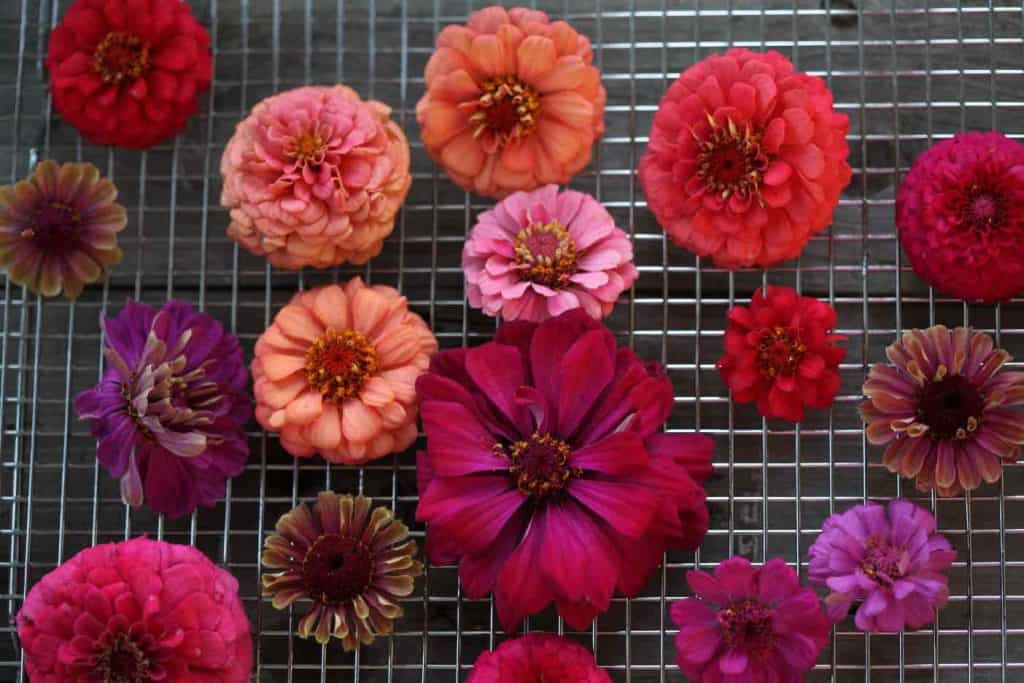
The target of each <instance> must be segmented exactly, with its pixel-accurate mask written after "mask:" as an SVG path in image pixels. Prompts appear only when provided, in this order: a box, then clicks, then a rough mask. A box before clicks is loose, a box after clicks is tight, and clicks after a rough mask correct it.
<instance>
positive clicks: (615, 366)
mask: <svg viewBox="0 0 1024 683" xmlns="http://www.w3.org/2000/svg"><path fill="white" fill-rule="evenodd" d="M417 390H418V391H419V394H420V399H421V401H422V403H421V407H420V412H421V415H422V418H423V430H424V431H425V432H426V435H427V451H426V452H425V453H421V454H420V456H419V459H418V469H417V473H418V478H419V489H420V496H421V497H420V504H419V508H418V509H417V511H416V517H417V519H419V520H420V521H424V522H426V523H427V554H428V556H429V557H430V559H431V561H432V562H434V563H435V564H451V563H454V562H458V563H459V576H460V577H461V579H462V585H463V588H464V589H465V591H466V594H467V595H468V596H469V597H471V598H474V599H476V598H482V597H483V596H485V595H487V593H489V592H491V591H492V590H493V591H494V595H495V602H496V605H497V609H498V617H499V619H500V620H501V623H502V626H503V627H504V628H505V630H506V631H513V630H515V628H516V627H518V625H519V622H520V621H521V620H522V619H523V618H524V617H526V616H528V615H530V614H534V613H535V612H538V611H540V610H541V609H543V608H544V607H546V606H547V605H549V604H550V603H552V602H553V603H555V604H556V605H557V607H558V612H559V614H561V615H562V616H563V617H564V618H565V620H566V621H567V622H568V623H569V624H570V625H571V626H572V627H573V628H576V629H583V628H586V627H587V626H588V625H589V624H590V623H591V622H592V621H593V619H594V617H595V616H596V615H597V614H598V613H599V612H601V611H603V610H605V609H607V608H608V605H609V604H610V601H611V597H612V594H613V593H614V592H615V591H616V590H618V591H619V592H621V593H622V594H624V595H627V596H632V595H636V594H637V592H639V590H640V589H641V588H642V587H643V586H644V583H645V582H646V580H647V577H648V576H649V574H650V572H651V571H653V569H654V568H655V567H656V566H657V565H658V563H659V562H660V561H661V558H662V555H663V553H664V552H665V550H666V548H669V547H673V548H680V547H684V548H692V547H695V546H696V545H698V544H699V543H700V541H701V539H702V538H703V537H704V533H705V532H706V531H707V527H708V511H707V507H706V506H705V503H704V491H703V489H701V487H700V483H703V482H704V481H705V480H706V479H707V478H708V477H709V476H710V475H711V451H712V443H711V440H710V439H709V438H707V437H705V436H701V435H696V434H663V433H658V430H659V428H660V426H661V424H662V423H664V422H665V420H666V419H667V418H668V416H669V414H670V413H671V412H672V405H673V396H672V383H671V381H670V380H669V378H668V376H667V375H666V374H665V371H664V369H663V368H662V367H661V366H660V365H659V364H657V363H644V362H642V361H641V360H640V359H639V358H638V357H637V356H636V354H635V353H633V351H632V350H630V349H626V348H622V349H616V346H615V337H614V335H612V333H611V332H610V331H608V329H607V328H605V327H604V325H602V324H601V323H599V322H597V321H595V320H593V319H592V318H590V317H589V316H587V314H586V313H585V312H584V311H582V310H580V309H574V310H571V311H568V312H567V313H563V314H562V315H560V316H558V317H557V318H551V319H549V320H546V321H544V322H542V323H540V324H534V323H527V322H511V323H506V324H504V325H502V326H501V328H500V329H499V330H498V333H497V335H496V336H495V339H494V341H493V342H489V343H487V344H484V345H482V346H478V347H476V348H473V349H452V350H448V351H442V352H441V353H439V354H438V355H436V356H435V357H434V359H433V361H432V363H431V369H430V372H428V373H427V374H426V375H424V376H422V377H420V379H419V380H418V382H417Z"/></svg>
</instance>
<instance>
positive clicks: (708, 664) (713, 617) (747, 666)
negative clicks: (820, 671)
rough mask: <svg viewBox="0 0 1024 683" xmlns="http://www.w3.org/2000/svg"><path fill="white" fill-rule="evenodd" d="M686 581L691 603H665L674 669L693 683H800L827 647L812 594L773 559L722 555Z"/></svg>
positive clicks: (825, 623) (825, 624)
mask: <svg viewBox="0 0 1024 683" xmlns="http://www.w3.org/2000/svg"><path fill="white" fill-rule="evenodd" d="M686 581H687V583H689V584H690V589H691V590H692V591H693V592H694V594H695V596H696V597H693V598H685V599H683V600H680V601H679V602H676V603H675V604H674V605H672V621H673V622H674V623H675V624H676V626H678V627H679V635H678V636H676V652H677V654H678V658H677V659H676V663H677V664H678V665H679V668H680V669H682V670H683V673H684V674H686V676H687V677H688V678H690V680H692V681H694V683H722V682H723V681H736V682H737V683H739V682H740V681H742V682H743V683H747V682H748V681H749V683H775V682H777V681H786V682H787V683H795V682H796V681H802V680H803V672H805V671H809V670H811V669H812V668H814V662H815V660H817V658H818V654H819V653H820V652H821V651H822V649H824V647H825V645H826V644H827V643H828V634H829V624H828V620H827V619H826V618H825V614H824V612H822V609H821V603H820V602H819V601H818V596H817V595H815V593H814V591H813V590H811V589H810V588H802V587H801V586H800V579H799V577H798V576H797V573H796V572H795V571H793V569H792V568H791V567H790V566H788V565H787V564H786V563H785V562H783V561H782V560H781V559H779V558H775V559H772V560H769V561H768V562H767V563H766V564H765V565H764V566H763V567H755V566H753V565H751V564H750V562H749V561H748V560H746V559H744V558H742V557H730V558H729V559H728V560H725V561H724V562H722V563H721V564H719V565H718V566H717V567H715V573H714V576H712V575H711V574H708V573H707V572H702V571H690V572H687V574H686Z"/></svg>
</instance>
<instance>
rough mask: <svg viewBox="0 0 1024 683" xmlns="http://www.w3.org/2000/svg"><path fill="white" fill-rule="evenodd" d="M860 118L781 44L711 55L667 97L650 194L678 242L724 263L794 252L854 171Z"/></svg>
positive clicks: (770, 259)
mask: <svg viewBox="0 0 1024 683" xmlns="http://www.w3.org/2000/svg"><path fill="white" fill-rule="evenodd" d="M849 127H850V122H849V119H847V117H846V115H845V114H839V113H837V112H836V111H835V110H834V109H833V108H832V93H831V92H829V90H828V88H827V87H825V83H824V82H823V81H822V80H821V79H820V78H817V77H814V76H808V75H807V74H805V73H800V72H797V71H794V69H793V64H792V63H791V62H790V61H789V60H788V59H786V58H785V57H783V56H782V55H781V54H779V53H778V52H765V53H758V52H751V51H750V50H745V49H743V48H734V49H732V50H729V51H728V52H727V53H726V54H725V55H724V56H720V55H712V56H710V57H708V58H707V59H704V60H703V61H700V62H698V63H697V64H695V65H693V66H691V67H690V68H689V69H687V70H686V71H684V72H683V73H682V75H680V76H679V79H678V80H677V81H676V82H675V83H673V84H672V86H671V87H670V88H669V89H668V92H666V93H665V96H664V97H663V98H662V100H661V104H660V105H659V106H658V111H657V113H656V114H655V116H654V125H653V127H652V128H651V141H650V145H649V146H648V148H647V152H646V153H645V154H644V157H643V159H641V161H640V182H641V183H642V184H643V188H644V192H645V193H646V195H647V204H648V206H650V208H651V211H653V212H654V215H655V216H656V217H657V219H658V222H659V223H661V226H662V227H663V228H664V229H665V231H666V232H667V233H668V234H669V236H670V237H671V238H672V239H673V241H675V243H676V244H678V245H679V246H681V247H685V248H686V249H689V250H690V251H692V252H694V253H695V254H698V255H699V256H711V257H712V258H713V259H714V261H715V263H716V264H717V265H719V266H722V267H724V268H741V267H747V266H755V265H756V266H760V267H768V266H771V265H773V264H776V263H778V262H779V261H784V260H786V259H790V258H794V257H795V256H797V255H798V254H799V253H800V251H801V250H802V249H803V248H804V245H805V244H806V243H807V240H809V239H810V238H811V236H812V235H814V234H815V233H817V232H819V231H821V230H822V229H823V228H824V227H825V226H826V225H827V224H828V223H829V222H830V221H831V220H832V210H833V209H834V208H835V206H836V204H837V203H838V202H839V195H840V193H841V192H842V190H843V188H844V187H846V184H847V183H849V182H850V176H851V172H850V166H849V164H847V163H846V157H847V155H848V154H849V149H848V148H847V145H846V132H847V131H848V130H849Z"/></svg>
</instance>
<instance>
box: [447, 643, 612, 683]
mask: <svg viewBox="0 0 1024 683" xmlns="http://www.w3.org/2000/svg"><path fill="white" fill-rule="evenodd" d="M543 681H551V682H552V683H570V682H571V683H611V678H609V677H608V674H607V673H606V672H605V671H604V669H602V668H600V667H599V666H598V665H597V664H596V663H595V662H594V655H592V654H590V651H589V650H587V648H585V647H583V646H582V645H580V644H579V643H575V642H573V641H571V640H569V639H568V638H563V637H562V636H556V635H552V634H550V633H530V634H527V635H525V636H523V637H522V638H515V639H513V640H506V641H505V642H504V643H502V644H501V645H499V646H498V647H497V648H495V649H494V650H492V651H488V652H484V653H483V654H482V655H480V658H479V659H477V660H476V664H474V665H473V670H472V671H471V672H470V674H469V678H467V679H466V683H538V682H543Z"/></svg>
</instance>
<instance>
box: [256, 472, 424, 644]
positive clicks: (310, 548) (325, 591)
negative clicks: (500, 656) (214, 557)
mask: <svg viewBox="0 0 1024 683" xmlns="http://www.w3.org/2000/svg"><path fill="white" fill-rule="evenodd" d="M275 530H276V531H277V533H275V534H271V535H269V536H267V538H266V541H265V542H264V544H263V564H264V566H266V567H268V568H270V569H273V570H279V571H274V572H267V573H264V574H263V576H262V577H261V580H262V583H263V595H264V597H270V598H273V605H274V607H276V608H277V609H285V608H287V607H288V606H289V605H291V604H292V603H294V602H295V601H297V600H300V599H308V600H311V601H312V603H313V606H312V608H311V609H310V610H309V612H308V613H307V614H306V615H305V616H304V617H303V618H302V620H301V621H300V622H299V626H298V629H297V632H298V634H299V635H300V636H301V637H303V638H308V637H309V636H310V635H314V636H315V637H316V640H317V642H318V643H321V644H326V643H327V642H328V641H329V640H330V639H331V637H332V636H333V637H334V638H337V639H338V640H340V641H341V644H342V646H343V647H344V648H345V651H346V652H347V651H350V650H354V649H356V648H358V647H359V646H360V645H369V644H370V643H372V642H373V640H374V638H376V637H377V636H382V635H389V634H390V633H391V632H392V630H393V628H394V622H395V620H396V619H398V618H399V617H401V616H402V606H401V605H400V604H399V601H400V599H401V598H404V597H406V596H408V595H411V594H412V591H413V587H414V584H415V577H417V576H420V575H421V574H422V573H423V565H422V564H421V563H420V562H419V561H418V560H416V559H414V558H415V557H416V542H415V541H413V540H412V539H410V538H409V529H408V528H407V527H406V526H405V524H403V523H402V522H401V520H398V519H395V515H394V514H393V513H392V512H391V510H388V509H387V508H385V507H376V508H375V507H373V501H371V500H370V499H369V498H366V497H364V496H356V497H352V496H347V495H345V496H340V495H338V494H337V493H334V492H332V491H322V492H321V493H320V495H319V496H318V497H317V501H316V503H315V504H314V505H313V508H312V510H311V509H310V508H309V507H308V506H306V505H305V504H302V503H300V504H299V505H298V506H296V507H295V508H294V509H292V511H291V512H288V513H287V514H284V515H282V516H281V518H280V519H279V520H277V525H276V526H275Z"/></svg>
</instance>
